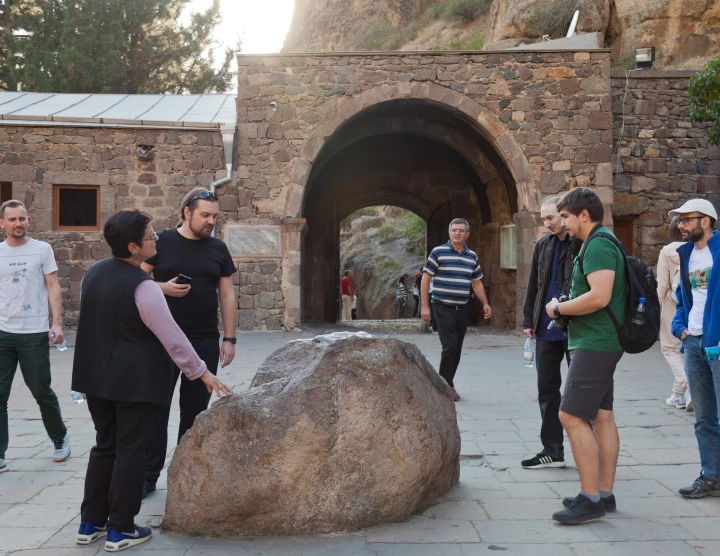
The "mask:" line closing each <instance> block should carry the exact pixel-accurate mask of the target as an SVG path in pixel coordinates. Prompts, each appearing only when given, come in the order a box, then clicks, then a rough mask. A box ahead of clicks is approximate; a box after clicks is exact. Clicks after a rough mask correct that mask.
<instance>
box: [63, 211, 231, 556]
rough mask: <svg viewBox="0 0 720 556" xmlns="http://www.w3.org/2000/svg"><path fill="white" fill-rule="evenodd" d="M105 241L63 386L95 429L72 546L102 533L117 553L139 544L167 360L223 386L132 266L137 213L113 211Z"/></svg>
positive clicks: (141, 253) (141, 243) (169, 376)
mask: <svg viewBox="0 0 720 556" xmlns="http://www.w3.org/2000/svg"><path fill="white" fill-rule="evenodd" d="M103 233H104V236H105V240H106V241H107V243H108V244H109V245H110V248H111V250H112V254H113V256H112V257H110V258H108V259H105V260H103V261H100V262H98V263H97V264H95V265H94V266H92V267H91V268H90V270H88V272H87V274H86V275H85V278H84V279H83V283H82V292H81V299H80V317H79V321H78V329H77V340H76V344H75V358H74V361H73V376H72V389H73V390H75V391H77V392H83V393H85V394H86V396H87V403H88V409H89V410H90V415H91V416H92V420H93V423H94V425H95V430H96V432H97V434H96V445H95V446H94V447H93V449H92V450H91V451H90V459H89V462H88V469H87V474H86V477H85V496H84V499H83V502H82V506H81V510H80V511H81V522H80V528H79V530H78V534H77V539H76V540H77V542H78V543H79V544H90V543H92V542H94V541H96V540H98V539H99V538H101V537H104V536H107V539H106V541H105V550H107V551H109V552H117V551H120V550H124V549H126V548H129V547H131V546H134V545H136V544H140V543H142V542H145V541H147V540H148V539H149V538H150V535H151V530H150V528H148V527H139V526H137V525H135V524H134V518H135V516H136V515H137V514H138V512H139V511H140V503H141V499H142V488H143V477H144V472H145V450H146V448H147V443H148V440H149V438H150V436H151V434H152V432H153V431H154V430H155V425H156V423H157V418H158V415H159V411H160V407H161V405H162V404H164V403H167V400H168V398H169V397H170V395H171V389H172V385H173V378H174V376H173V362H174V363H175V364H176V365H177V366H178V367H179V368H180V369H181V370H182V372H183V373H184V374H185V376H187V377H188V379H191V380H197V379H199V380H201V381H202V382H203V383H204V384H205V386H206V388H207V390H208V391H210V392H212V391H214V392H215V393H216V394H217V396H218V397H220V396H221V395H223V394H225V395H227V394H230V393H231V390H230V389H229V388H228V387H227V386H226V385H225V384H223V383H222V382H221V381H220V380H218V379H217V378H216V377H215V376H214V375H213V374H212V373H210V372H209V371H208V370H207V366H206V365H205V363H204V362H203V361H202V360H201V359H200V358H199V357H198V355H197V354H196V353H195V351H194V350H193V348H192V346H191V345H190V343H189V341H188V340H187V338H186V337H185V335H184V334H183V333H182V331H181V330H180V329H179V328H178V326H177V324H175V321H174V320H173V318H172V316H171V315H170V311H169V309H168V306H167V303H166V301H165V297H164V296H163V293H162V291H161V290H160V287H159V286H158V285H157V284H156V283H155V281H154V280H152V278H150V276H148V275H147V273H145V272H143V270H142V269H141V268H140V265H141V264H142V263H143V261H145V260H146V259H148V258H150V257H152V256H153V255H154V254H155V252H156V249H155V242H156V240H157V239H158V236H157V234H156V233H155V232H154V231H153V229H152V227H151V226H150V217H149V216H148V215H147V214H145V213H144V212H140V211H139V210H121V211H119V212H116V213H115V214H114V215H112V216H111V217H110V218H109V219H108V221H107V223H106V224H105V228H104V232H103Z"/></svg>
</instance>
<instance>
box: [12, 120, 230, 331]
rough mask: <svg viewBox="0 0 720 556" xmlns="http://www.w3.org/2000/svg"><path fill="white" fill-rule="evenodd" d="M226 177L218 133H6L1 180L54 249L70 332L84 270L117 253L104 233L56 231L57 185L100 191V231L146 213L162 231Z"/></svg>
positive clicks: (224, 204)
mask: <svg viewBox="0 0 720 556" xmlns="http://www.w3.org/2000/svg"><path fill="white" fill-rule="evenodd" d="M137 145H150V146H153V147H154V148H153V152H154V156H152V159H150V160H142V159H140V158H139V157H138V151H137ZM224 175H225V160H224V153H223V147H222V138H221V134H220V131H219V130H217V131H211V130H209V131H202V130H200V131H198V130H177V131H175V130H160V129H130V128H107V127H103V128H100V127H96V128H83V127H58V126H52V125H47V126H42V125H38V126H37V127H35V126H0V181H8V182H11V183H12V190H13V197H14V198H16V199H19V200H21V201H23V202H24V203H25V204H26V206H27V208H28V213H29V215H30V235H31V236H32V237H34V238H36V239H40V240H44V241H47V242H49V243H50V244H51V245H52V246H53V249H54V251H55V258H56V260H57V263H58V276H59V281H60V285H61V287H62V291H63V312H64V322H65V326H67V327H68V328H72V327H74V326H75V324H76V323H77V315H78V311H79V302H80V281H81V280H82V278H83V276H84V275H85V271H86V270H87V269H88V268H89V267H90V265H92V264H93V262H95V261H97V260H100V259H103V258H105V257H108V256H110V249H109V248H108V246H107V244H106V243H105V242H104V241H103V240H102V236H101V233H100V232H59V231H53V186H55V185H99V186H100V220H101V222H100V228H101V229H102V226H103V225H104V223H105V220H106V219H107V217H108V216H109V215H110V214H112V213H113V212H114V211H116V210H118V209H123V208H139V209H141V210H144V211H146V212H147V213H149V214H150V215H151V216H152V217H153V226H154V228H155V230H156V231H161V230H164V229H166V228H168V227H171V226H175V225H176V224H177V221H178V218H179V205H180V201H181V199H182V197H183V195H185V193H187V192H188V191H189V190H190V189H192V188H193V187H198V186H205V187H206V186H208V185H209V184H210V182H212V181H214V180H215V179H217V178H219V177H222V176H224ZM219 193H221V200H220V206H221V208H225V209H227V208H228V206H230V207H232V208H233V209H234V210H236V207H237V201H236V199H237V194H236V193H237V190H236V189H235V188H234V187H226V188H225V189H224V190H219ZM224 196H231V197H234V198H235V200H233V199H231V200H230V201H229V202H228V201H226V200H225V199H224V198H223V197H224ZM234 210H233V213H232V214H233V216H234ZM228 214H229V213H228V211H227V210H224V211H222V213H221V219H222V218H223V217H227V215H228ZM237 279H238V278H237V275H236V280H237Z"/></svg>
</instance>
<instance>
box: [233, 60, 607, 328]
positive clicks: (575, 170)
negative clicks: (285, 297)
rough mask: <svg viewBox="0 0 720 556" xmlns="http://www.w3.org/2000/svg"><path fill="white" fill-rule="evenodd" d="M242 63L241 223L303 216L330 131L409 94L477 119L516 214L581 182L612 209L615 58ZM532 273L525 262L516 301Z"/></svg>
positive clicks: (258, 322) (496, 275) (259, 322)
mask: <svg viewBox="0 0 720 556" xmlns="http://www.w3.org/2000/svg"><path fill="white" fill-rule="evenodd" d="M238 66H239V68H238V85H239V88H238V123H239V126H238V135H239V137H238V151H237V154H238V160H239V163H238V168H237V178H238V179H237V187H238V205H239V206H238V210H237V219H238V221H239V222H244V223H250V224H252V223H257V224H260V223H265V222H268V221H275V222H277V221H281V222H282V221H284V219H286V218H301V217H303V216H304V214H303V213H302V209H303V206H302V205H303V199H304V195H306V188H307V186H308V180H309V177H310V174H311V171H312V167H313V163H314V161H315V160H316V158H317V156H318V154H319V153H320V151H321V149H322V148H323V146H324V145H325V144H326V142H327V141H329V140H331V138H332V136H333V133H334V132H335V131H337V130H338V129H339V128H341V127H342V126H343V125H344V124H345V123H346V122H348V121H349V120H351V119H352V118H354V117H357V116H360V115H361V113H362V111H363V110H365V109H368V108H371V107H373V106H377V105H379V104H381V103H383V102H388V101H396V100H403V99H419V100H422V101H427V102H433V103H436V104H440V105H443V106H445V108H447V109H448V110H450V111H451V112H453V113H456V114H458V115H459V116H461V117H463V118H466V119H469V120H470V121H471V122H474V124H475V125H476V126H477V127H478V128H479V129H480V130H481V133H482V134H483V135H484V136H485V137H486V139H488V141H489V142H490V143H491V144H493V145H494V147H495V150H496V151H497V152H499V153H500V156H501V158H502V159H503V160H504V161H505V163H506V164H507V166H508V167H509V169H510V172H511V173H512V175H513V177H514V179H515V181H516V184H517V189H518V195H517V196H518V208H519V210H530V211H537V210H539V202H540V199H541V198H542V196H544V195H550V194H556V193H559V192H563V191H566V190H567V189H569V188H571V187H575V186H588V187H594V188H595V189H596V190H597V192H598V194H599V195H600V196H601V198H602V199H603V201H604V202H605V203H606V205H607V206H608V208H609V207H610V205H611V203H612V133H613V131H612V116H611V113H610V109H611V102H610V55H609V53H608V52H603V51H594V52H534V53H523V52H514V53H478V54H447V53H441V52H438V53H377V54H346V55H335V54H327V55H322V54H308V55H286V56H283V55H272V56H251V55H247V56H245V55H243V56H240V57H239V62H238ZM272 103H275V104H274V105H273V104H272ZM608 212H610V211H608ZM525 221H529V219H524V220H523V222H525ZM510 222H511V220H510V219H508V221H507V222H503V223H510ZM308 225H309V226H312V224H311V223H310V222H308ZM483 251H485V252H488V253H494V252H495V251H498V249H497V246H490V247H489V248H486V249H483ZM284 267H285V268H286V270H287V271H288V272H291V273H297V272H299V268H298V269H296V268H295V267H293V266H291V265H284ZM526 272H527V265H524V264H521V266H519V269H518V273H517V276H518V281H517V282H518V292H517V294H516V295H515V297H516V299H517V302H516V306H517V305H519V304H520V303H521V302H522V296H523V295H524V290H523V289H522V286H521V284H522V283H523V281H524V277H525V276H527V274H526ZM493 276H494V279H495V280H498V279H499V278H500V277H501V276H502V273H500V272H494V273H493ZM283 280H285V278H283ZM241 293H242V291H241ZM248 303H249V302H248ZM276 308H279V305H278V307H276ZM290 310H292V311H296V310H297V312H299V306H298V307H295V306H294V305H293V306H288V305H286V313H285V317H286V319H287V320H288V321H290V322H292V323H293V324H294V323H295V319H294V318H289V312H288V311H290ZM262 324H263V321H262V319H261V318H256V322H255V327H256V328H257V327H261V326H262Z"/></svg>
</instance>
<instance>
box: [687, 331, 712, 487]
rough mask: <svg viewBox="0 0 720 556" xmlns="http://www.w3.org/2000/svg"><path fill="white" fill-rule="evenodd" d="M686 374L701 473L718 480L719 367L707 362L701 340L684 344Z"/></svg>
mask: <svg viewBox="0 0 720 556" xmlns="http://www.w3.org/2000/svg"><path fill="white" fill-rule="evenodd" d="M683 350H684V352H685V373H686V374H687V377H688V385H689V387H690V396H691V397H692V403H693V408H694V410H695V437H696V438H697V441H698V448H699V450H700V466H701V467H702V473H703V475H705V476H706V477H708V478H711V479H715V480H720V422H719V421H718V419H719V416H718V408H720V366H719V365H718V361H717V360H715V361H708V359H707V356H706V355H705V349H704V348H703V338H702V336H687V337H686V338H685V340H683Z"/></svg>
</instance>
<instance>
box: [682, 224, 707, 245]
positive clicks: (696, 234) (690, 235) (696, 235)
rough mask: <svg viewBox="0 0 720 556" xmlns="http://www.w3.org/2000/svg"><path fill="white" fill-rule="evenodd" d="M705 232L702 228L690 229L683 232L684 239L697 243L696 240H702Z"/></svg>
mask: <svg viewBox="0 0 720 556" xmlns="http://www.w3.org/2000/svg"><path fill="white" fill-rule="evenodd" d="M704 235H705V233H704V232H703V231H702V228H695V229H694V230H692V231H690V230H688V231H687V232H685V234H683V239H684V240H685V241H692V242H693V243H695V242H696V241H700V240H701V239H702V238H703V236H704Z"/></svg>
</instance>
